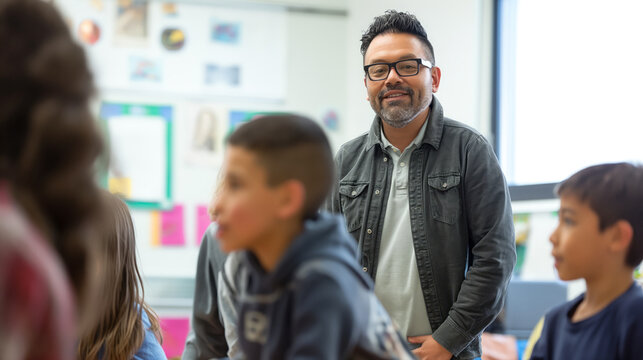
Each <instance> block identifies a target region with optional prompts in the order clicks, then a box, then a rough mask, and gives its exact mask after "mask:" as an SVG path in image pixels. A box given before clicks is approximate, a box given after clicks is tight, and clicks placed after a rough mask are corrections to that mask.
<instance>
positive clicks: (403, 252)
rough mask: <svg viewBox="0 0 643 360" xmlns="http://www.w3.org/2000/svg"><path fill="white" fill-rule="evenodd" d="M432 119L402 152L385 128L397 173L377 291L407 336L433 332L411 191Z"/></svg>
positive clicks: (386, 144)
mask: <svg viewBox="0 0 643 360" xmlns="http://www.w3.org/2000/svg"><path fill="white" fill-rule="evenodd" d="M428 122H429V121H428V119H427V120H426V121H425V122H424V125H422V128H420V131H419V132H418V134H417V136H416V137H415V139H413V141H412V142H411V144H409V146H407V148H406V149H404V151H402V152H400V150H399V149H397V148H395V147H394V146H393V145H392V144H391V143H390V142H389V141H388V139H386V136H385V135H384V131H381V134H382V135H381V136H382V143H383V144H384V147H385V151H386V152H387V153H388V154H389V156H390V159H391V160H392V161H393V174H392V176H391V190H390V192H389V196H388V203H387V205H386V214H385V216H384V227H383V230H382V237H381V240H380V249H379V258H378V262H377V272H376V274H375V294H376V295H377V297H378V298H379V300H380V302H381V303H382V305H383V306H384V308H385V309H386V311H388V313H389V315H390V316H391V318H392V319H393V321H395V323H396V324H397V326H398V327H399V330H400V332H401V333H402V335H403V336H405V337H406V336H419V335H430V334H431V333H432V330H431V324H430V323H429V318H428V315H427V313H426V305H425V302H424V297H423V295H422V287H421V285H420V275H419V273H418V268H417V262H416V259H415V248H414V246H413V236H412V234H411V216H410V210H409V193H408V182H409V160H410V159H411V153H412V152H413V150H415V149H416V148H418V147H419V146H421V144H422V139H423V138H424V134H425V132H426V127H427V124H428Z"/></svg>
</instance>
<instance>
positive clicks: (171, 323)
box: [160, 317, 190, 358]
mask: <svg viewBox="0 0 643 360" xmlns="http://www.w3.org/2000/svg"><path fill="white" fill-rule="evenodd" d="M160 320H161V331H163V345H161V346H162V347H163V351H165V356H167V357H168V358H172V357H177V356H181V354H183V347H185V339H186V338H187V337H188V332H189V331H190V319H189V318H187V317H161V319H160Z"/></svg>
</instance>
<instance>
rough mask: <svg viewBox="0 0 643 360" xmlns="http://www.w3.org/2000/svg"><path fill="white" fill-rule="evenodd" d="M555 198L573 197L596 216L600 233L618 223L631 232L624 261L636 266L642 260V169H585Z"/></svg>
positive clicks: (617, 165)
mask: <svg viewBox="0 0 643 360" xmlns="http://www.w3.org/2000/svg"><path fill="white" fill-rule="evenodd" d="M556 193H557V194H558V195H559V196H563V195H573V196H576V197H578V199H579V200H580V201H582V202H585V203H587V204H588V205H589V207H590V208H591V209H592V210H593V211H594V212H595V213H596V214H597V215H598V219H599V228H600V230H601V231H603V230H605V228H607V227H609V226H611V225H613V224H614V223H616V222H617V221H619V220H625V221H627V222H629V223H630V225H631V226H632V229H633V230H634V233H633V236H632V244H631V245H630V248H629V249H628V252H627V255H626V257H625V262H626V264H627V265H629V266H631V267H636V266H637V265H638V264H639V263H641V260H643V166H641V165H633V164H629V163H615V164H601V165H595V166H590V167H588V168H585V169H583V170H581V171H579V172H577V173H576V174H574V175H572V176H571V177H570V178H569V179H567V180H565V181H563V182H562V183H560V184H559V185H558V186H557V188H556Z"/></svg>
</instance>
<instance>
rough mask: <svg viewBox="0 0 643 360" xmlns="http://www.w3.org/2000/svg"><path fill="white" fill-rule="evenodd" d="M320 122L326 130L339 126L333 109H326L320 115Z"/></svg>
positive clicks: (335, 128)
mask: <svg viewBox="0 0 643 360" xmlns="http://www.w3.org/2000/svg"><path fill="white" fill-rule="evenodd" d="M322 123H323V124H324V126H326V128H327V129H328V130H337V129H338V127H339V116H338V115H337V112H336V111H335V110H328V111H326V112H325V113H324V115H323V116H322Z"/></svg>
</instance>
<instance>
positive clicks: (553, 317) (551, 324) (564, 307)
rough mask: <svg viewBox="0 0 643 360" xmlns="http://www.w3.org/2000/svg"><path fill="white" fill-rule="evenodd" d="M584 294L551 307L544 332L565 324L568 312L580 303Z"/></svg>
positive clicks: (546, 315) (547, 314)
mask: <svg viewBox="0 0 643 360" xmlns="http://www.w3.org/2000/svg"><path fill="white" fill-rule="evenodd" d="M583 296H584V294H581V295H579V296H577V297H576V298H574V299H572V300H569V301H566V302H564V303H562V304H559V305H556V306H554V307H552V308H551V309H549V310H548V311H547V313H546V314H545V320H544V321H545V322H544V324H543V332H545V331H552V330H555V329H556V328H560V327H561V326H562V325H564V322H565V321H567V314H568V313H569V311H570V310H571V308H573V307H574V306H576V304H578V303H579V302H580V301H581V300H582V299H583Z"/></svg>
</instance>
